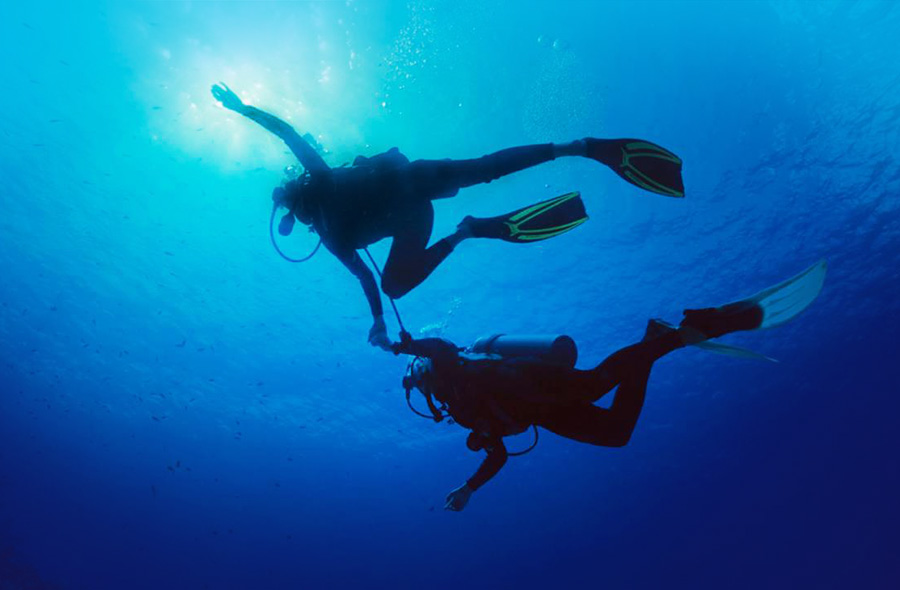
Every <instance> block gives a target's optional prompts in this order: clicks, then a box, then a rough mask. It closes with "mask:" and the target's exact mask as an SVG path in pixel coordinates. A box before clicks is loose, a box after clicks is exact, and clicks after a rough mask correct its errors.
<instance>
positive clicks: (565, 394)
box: [394, 261, 826, 511]
mask: <svg viewBox="0 0 900 590" xmlns="http://www.w3.org/2000/svg"><path fill="white" fill-rule="evenodd" d="M825 270H826V265H825V262H824V261H822V262H819V263H817V264H815V265H813V266H812V267H810V268H809V269H807V270H806V271H804V272H802V273H800V274H799V275H797V276H795V277H793V278H791V279H789V280H787V281H784V282H782V283H779V284H778V285H775V286H773V287H770V288H769V289H766V290H764V291H762V292H760V293H757V294H756V295H754V296H752V297H748V298H746V299H742V300H740V301H736V302H734V303H729V304H727V305H722V306H719V307H711V308H706V309H689V310H685V312H684V319H683V320H682V321H681V323H680V325H679V326H677V327H676V326H674V325H671V324H667V323H665V322H663V321H661V320H650V322H649V324H648V326H647V330H646V333H645V334H644V337H643V339H642V340H641V341H640V342H638V343H636V344H632V345H630V346H627V347H625V348H622V349H621V350H619V351H617V352H615V353H613V354H612V355H610V356H609V357H607V358H606V359H605V360H604V361H603V362H601V363H600V364H599V365H597V366H596V367H594V368H593V369H590V370H579V369H576V368H574V367H575V362H576V359H577V349H576V348H575V343H574V341H572V339H571V338H568V337H567V336H563V337H553V338H549V339H536V338H522V337H520V338H516V337H509V336H504V335H500V336H495V337H491V338H487V339H482V340H479V341H478V342H476V343H475V345H473V346H472V347H469V348H468V349H466V350H463V349H461V348H459V347H457V346H456V345H454V344H453V343H451V342H448V341H446V340H442V339H438V338H425V339H420V340H413V339H412V338H411V337H409V335H408V334H406V335H404V337H403V338H402V339H401V342H400V343H399V344H397V345H395V346H394V352H395V353H396V354H408V355H414V356H415V358H414V359H413V360H412V361H411V362H410V365H409V368H408V374H407V376H406V377H405V378H404V383H403V384H404V387H405V388H406V394H407V402H409V395H410V391H411V390H412V389H413V388H415V389H418V390H419V391H420V392H422V394H423V395H424V396H425V400H426V403H427V404H428V409H429V412H428V413H425V412H418V411H416V410H415V408H414V407H413V406H412V404H410V407H411V408H413V410H414V411H416V412H417V413H420V414H421V415H424V416H426V417H429V418H432V419H433V420H435V421H436V422H440V421H442V420H443V419H445V418H452V420H453V421H455V422H456V423H457V424H459V425H461V426H463V427H464V428H467V429H469V430H471V432H470V434H469V436H468V438H467V440H466V445H467V446H468V448H469V449H471V450H473V451H479V450H482V449H484V450H485V451H487V457H486V458H485V459H484V461H483V462H482V464H481V466H480V467H479V468H478V470H477V471H476V472H475V474H474V475H472V477H470V478H469V479H468V480H466V483H464V484H463V485H462V486H460V487H458V488H456V489H455V490H453V491H452V492H450V494H449V495H448V496H447V501H446V505H445V508H446V509H447V510H454V511H459V510H462V509H463V508H465V506H466V504H467V503H468V501H469V498H470V497H471V495H472V493H473V492H474V491H475V490H477V489H478V488H480V487H481V486H483V485H484V484H485V483H487V481H488V480H490V479H491V478H492V477H494V476H495V475H496V474H497V472H499V471H500V469H501V468H502V467H503V465H504V464H505V463H506V460H507V457H508V456H509V455H511V454H512V453H508V452H507V449H506V446H505V445H504V443H503V437H505V436H511V435H515V434H520V433H522V432H525V431H526V430H527V429H528V428H529V427H533V428H534V433H535V444H536V443H537V432H538V431H537V427H538V426H540V427H542V428H545V429H547V430H549V431H551V432H553V433H555V434H558V435H560V436H564V437H566V438H570V439H572V440H576V441H579V442H584V443H588V444H592V445H599V446H607V447H621V446H624V445H625V444H627V443H628V441H629V440H630V439H631V435H632V432H633V431H634V427H635V425H636V424H637V420H638V418H639V416H640V414H641V410H642V408H643V406H644V396H645V393H646V390H647V381H648V379H649V378H650V370H651V369H652V367H653V363H654V362H656V361H657V360H659V359H660V358H662V357H663V356H665V355H667V354H669V353H670V352H673V351H675V350H678V349H679V348H683V347H685V346H699V347H702V348H706V349H708V350H713V351H716V352H720V353H723V354H729V355H733V356H740V357H756V358H766V357H762V356H761V355H758V354H756V353H753V352H750V351H747V350H744V349H741V348H737V347H734V346H728V345H723V344H720V343H715V342H710V340H712V339H715V338H719V337H720V336H724V335H726V334H730V333H732V332H738V331H742V330H760V329H763V328H770V327H773V326H777V325H780V324H783V323H784V322H787V321H788V320H791V319H793V318H794V317H796V316H797V315H799V314H800V313H801V312H802V311H804V310H805V309H806V308H807V307H809V305H810V304H812V302H813V301H814V300H815V299H816V297H817V296H818V294H819V292H820V291H821V289H822V285H823V283H824V280H825ZM614 388H618V389H617V390H616V394H615V398H614V399H613V402H612V405H611V406H610V407H609V408H608V409H607V408H601V407H598V406H595V405H593V404H594V403H595V402H596V401H597V400H599V399H600V398H601V397H603V396H604V395H606V394H607V393H609V392H610V391H612V390H613V389H614ZM519 454H521V453H519Z"/></svg>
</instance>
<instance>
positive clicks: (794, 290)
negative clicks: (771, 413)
mask: <svg viewBox="0 0 900 590" xmlns="http://www.w3.org/2000/svg"><path fill="white" fill-rule="evenodd" d="M827 268H828V265H827V263H826V261H824V260H821V261H819V262H817V263H816V264H814V265H812V266H811V267H809V268H808V269H806V270H804V271H803V272H801V273H800V274H798V275H796V276H794V277H791V278H790V279H788V280H786V281H783V282H781V283H778V284H777V285H773V286H772V287H769V288H768V289H764V290H763V291H760V292H759V293H757V294H756V295H753V296H751V297H747V298H746V299H741V300H740V301H735V302H733V303H729V304H727V305H723V306H721V307H710V308H706V309H687V310H685V312H684V320H682V322H681V326H680V328H682V330H681V333H682V337H683V338H684V339H685V343H686V344H689V345H693V346H698V347H700V348H704V349H706V350H711V351H713V352H718V353H720V354H727V355H730V356H740V357H744V358H765V359H767V360H774V359H770V358H768V357H765V356H763V355H760V354H758V353H755V352H752V351H749V350H745V349H742V348H738V347H735V346H728V345H725V344H719V343H714V342H708V340H709V339H710V338H718V337H719V336H723V335H725V334H728V333H731V332H735V331H738V330H762V329H764V328H773V327H775V326H780V325H781V324H784V323H785V322H788V321H790V320H792V319H794V318H795V317H797V316H798V315H800V314H801V313H802V312H803V311H804V310H806V308H808V307H809V306H810V305H812V302H813V301H815V300H816V298H817V297H818V296H819V293H820V292H821V291H822V286H823V285H824V284H825V273H826V271H827ZM685 328H687V329H686V330H685Z"/></svg>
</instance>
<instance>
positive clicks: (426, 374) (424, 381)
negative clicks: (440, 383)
mask: <svg viewBox="0 0 900 590" xmlns="http://www.w3.org/2000/svg"><path fill="white" fill-rule="evenodd" d="M432 377H433V376H432V365H431V359H427V358H423V357H418V356H417V357H416V358H414V359H413V361H412V363H410V365H409V373H408V374H407V375H406V377H404V378H403V387H405V388H406V389H410V390H411V389H418V390H419V391H421V392H422V393H424V394H426V395H430V394H431V393H432V383H431V382H432V381H433V378H432Z"/></svg>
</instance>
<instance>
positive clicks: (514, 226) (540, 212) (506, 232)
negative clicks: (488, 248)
mask: <svg viewBox="0 0 900 590" xmlns="http://www.w3.org/2000/svg"><path fill="white" fill-rule="evenodd" d="M587 220H588V214H587V212H586V211H585V209H584V202H583V201H582V200H581V193H579V192H578V191H575V192H571V193H567V194H565V195H561V196H559V197H556V198H554V199H549V200H547V201H541V202H540V203H536V204H534V205H530V206H528V207H523V208H522V209H517V210H515V211H513V212H512V213H507V214H506V215H498V216H497V217H487V218H479V217H471V216H467V217H466V218H465V219H463V220H462V222H461V223H460V224H459V225H460V227H463V226H468V229H469V231H471V233H472V236H473V237H476V238H494V239H497V240H504V241H506V242H514V243H524V242H537V241H539V240H546V239H548V238H552V237H555V236H558V235H560V234H564V233H566V232H567V231H569V230H572V229H575V228H576V227H578V226H579V225H581V224H582V223H584V222H585V221H587Z"/></svg>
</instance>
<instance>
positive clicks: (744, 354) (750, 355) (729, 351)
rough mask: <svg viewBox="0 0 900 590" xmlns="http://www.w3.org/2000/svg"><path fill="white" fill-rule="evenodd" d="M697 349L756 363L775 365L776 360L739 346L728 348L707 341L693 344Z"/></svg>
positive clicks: (727, 346) (726, 345)
mask: <svg viewBox="0 0 900 590" xmlns="http://www.w3.org/2000/svg"><path fill="white" fill-rule="evenodd" d="M693 346H696V347H697V348H702V349H703V350H708V351H709V352H715V353H717V354H724V355H725V356H733V357H735V358H739V359H753V360H757V361H769V362H770V363H777V362H778V360H777V359H773V358H772V357H770V356H766V355H764V354H760V353H758V352H754V351H752V350H749V349H746V348H741V347H739V346H729V345H728V344H721V343H719V342H710V341H709V340H707V341H706V342H700V343H698V344H694V345H693Z"/></svg>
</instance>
